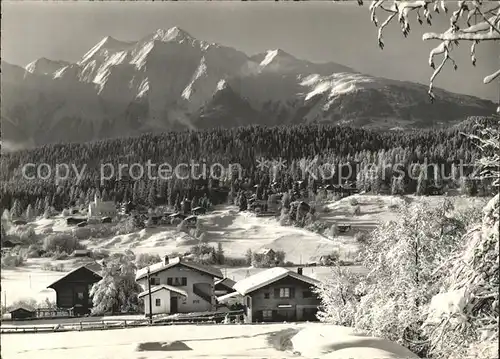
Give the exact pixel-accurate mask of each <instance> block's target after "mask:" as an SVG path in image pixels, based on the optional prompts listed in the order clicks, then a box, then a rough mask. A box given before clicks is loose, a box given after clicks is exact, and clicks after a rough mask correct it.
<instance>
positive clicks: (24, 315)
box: [10, 307, 36, 320]
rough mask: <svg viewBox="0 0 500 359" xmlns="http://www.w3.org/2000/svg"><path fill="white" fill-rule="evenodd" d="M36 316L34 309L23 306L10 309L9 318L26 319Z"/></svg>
mask: <svg viewBox="0 0 500 359" xmlns="http://www.w3.org/2000/svg"><path fill="white" fill-rule="evenodd" d="M35 317H36V312H35V311H34V310H30V309H26V308H23V307H17V308H15V309H13V310H11V311H10V318H11V319H12V320H26V319H33V318H35Z"/></svg>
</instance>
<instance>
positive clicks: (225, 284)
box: [215, 278, 236, 297]
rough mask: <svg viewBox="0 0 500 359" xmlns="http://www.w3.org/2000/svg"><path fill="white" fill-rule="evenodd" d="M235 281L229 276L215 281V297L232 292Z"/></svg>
mask: <svg viewBox="0 0 500 359" xmlns="http://www.w3.org/2000/svg"><path fill="white" fill-rule="evenodd" d="M235 284H236V282H235V281H234V280H232V279H230V278H223V279H219V280H217V281H215V295H216V296H217V297H220V296H223V295H226V294H229V293H233V292H235V290H234V288H233V287H234V285H235Z"/></svg>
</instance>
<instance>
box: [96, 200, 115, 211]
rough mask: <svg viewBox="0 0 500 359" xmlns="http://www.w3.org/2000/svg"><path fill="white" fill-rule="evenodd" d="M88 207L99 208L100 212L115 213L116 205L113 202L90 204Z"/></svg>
mask: <svg viewBox="0 0 500 359" xmlns="http://www.w3.org/2000/svg"><path fill="white" fill-rule="evenodd" d="M90 205H91V206H92V207H95V208H99V209H101V210H106V211H115V210H116V204H115V202H113V201H106V202H97V203H90Z"/></svg>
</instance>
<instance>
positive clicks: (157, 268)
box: [135, 257, 224, 280]
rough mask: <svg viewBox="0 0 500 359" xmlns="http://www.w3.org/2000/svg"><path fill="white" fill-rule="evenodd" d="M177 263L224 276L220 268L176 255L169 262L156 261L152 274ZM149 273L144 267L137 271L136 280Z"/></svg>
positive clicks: (213, 274) (152, 266) (215, 275)
mask: <svg viewBox="0 0 500 359" xmlns="http://www.w3.org/2000/svg"><path fill="white" fill-rule="evenodd" d="M177 265H181V266H184V267H187V268H191V269H194V270H196V271H199V272H202V273H206V274H208V275H210V276H212V277H215V278H224V277H223V275H222V272H221V271H220V269H218V268H213V267H210V266H207V265H203V264H199V263H196V262H191V261H187V260H181V258H179V257H176V258H172V259H170V260H169V261H168V263H167V264H165V262H164V261H161V262H158V263H155V264H153V265H151V266H149V270H150V274H155V273H160V272H163V271H164V270H167V269H169V268H172V267H175V266H177ZM147 275H148V268H147V267H146V268H142V269H139V270H138V271H137V274H136V275H135V280H139V279H142V278H146V277H147Z"/></svg>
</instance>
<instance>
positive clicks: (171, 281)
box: [167, 277, 187, 287]
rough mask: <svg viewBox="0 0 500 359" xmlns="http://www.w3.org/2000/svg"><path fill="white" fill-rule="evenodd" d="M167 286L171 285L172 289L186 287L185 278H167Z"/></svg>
mask: <svg viewBox="0 0 500 359" xmlns="http://www.w3.org/2000/svg"><path fill="white" fill-rule="evenodd" d="M167 284H168V285H172V286H174V287H185V286H187V278H186V277H176V278H168V279H167Z"/></svg>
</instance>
